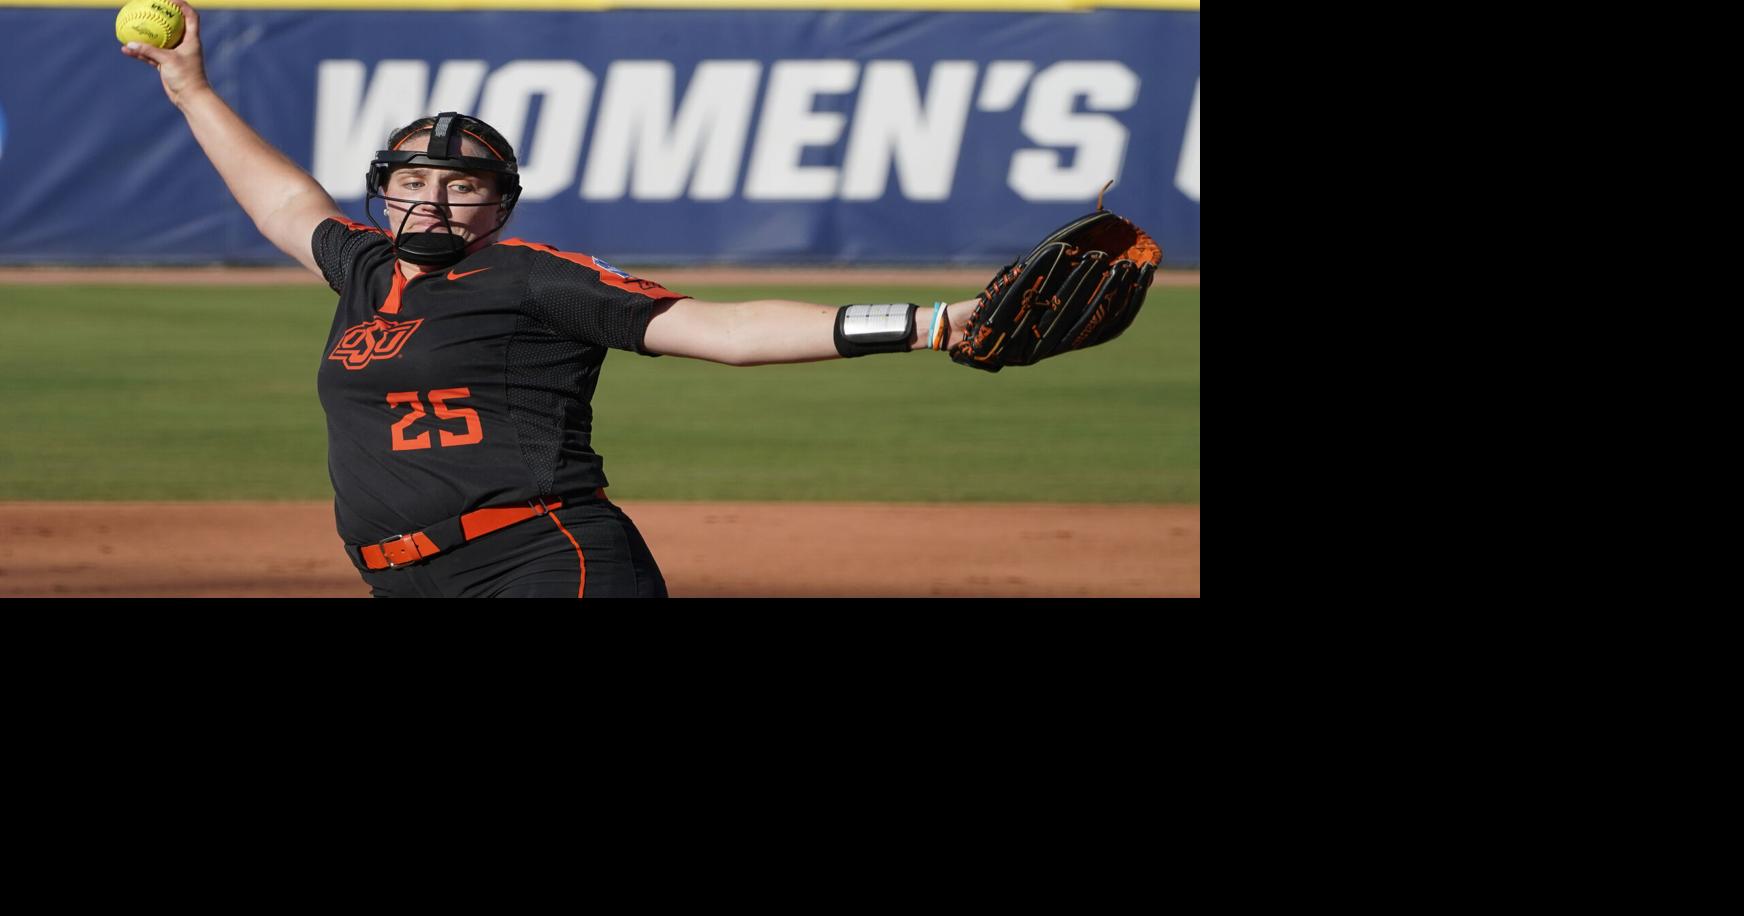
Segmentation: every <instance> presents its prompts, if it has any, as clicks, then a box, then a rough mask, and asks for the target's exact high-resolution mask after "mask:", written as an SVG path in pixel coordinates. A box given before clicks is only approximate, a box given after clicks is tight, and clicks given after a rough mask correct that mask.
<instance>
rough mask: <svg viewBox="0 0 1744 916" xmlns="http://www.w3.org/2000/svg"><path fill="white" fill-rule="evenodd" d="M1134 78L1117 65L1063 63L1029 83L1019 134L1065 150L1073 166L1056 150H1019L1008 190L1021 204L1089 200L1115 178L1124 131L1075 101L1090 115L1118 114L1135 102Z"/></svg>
mask: <svg viewBox="0 0 1744 916" xmlns="http://www.w3.org/2000/svg"><path fill="white" fill-rule="evenodd" d="M1138 86H1139V79H1138V74H1136V73H1134V72H1132V71H1131V70H1129V69H1127V67H1126V65H1125V64H1122V63H1120V62H1118V61H1062V62H1060V63H1057V64H1054V65H1053V66H1051V67H1048V68H1047V69H1045V70H1043V71H1042V72H1040V73H1038V74H1037V75H1036V77H1035V80H1034V81H1033V82H1031V83H1030V87H1029V102H1028V103H1027V104H1026V105H1025V106H1024V111H1023V134H1024V136H1026V137H1028V138H1029V139H1031V140H1033V141H1035V142H1036V143H1038V144H1042V145H1044V146H1050V147H1069V148H1071V149H1072V150H1073V154H1072V164H1071V165H1064V164H1062V160H1063V158H1064V157H1063V156H1062V155H1061V154H1060V151H1059V150H1058V149H1027V150H1020V151H1018V152H1017V153H1015V154H1013V155H1012V157H1011V172H1010V177H1009V181H1010V184H1011V189H1012V190H1013V191H1016V192H1017V194H1018V196H1019V197H1022V198H1023V199H1024V200H1094V199H1095V198H1096V192H1098V191H1100V190H1101V189H1102V186H1103V185H1104V184H1105V183H1107V182H1108V181H1110V180H1115V181H1118V180H1119V179H1120V167H1121V163H1122V162H1123V161H1124V160H1125V158H1126V141H1127V136H1128V134H1127V129H1126V127H1125V126H1124V125H1122V124H1121V123H1120V121H1119V120H1117V119H1115V118H1114V117H1113V116H1112V115H1107V114H1082V113H1076V112H1074V111H1073V108H1074V106H1075V104H1076V102H1077V100H1078V99H1080V98H1082V99H1083V100H1084V105H1085V107H1086V108H1088V109H1090V110H1091V111H1094V112H1107V111H1123V110H1125V109H1128V108H1131V107H1132V106H1133V104H1134V103H1135V102H1137V101H1138Z"/></svg>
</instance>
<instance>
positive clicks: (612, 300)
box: [508, 239, 687, 355]
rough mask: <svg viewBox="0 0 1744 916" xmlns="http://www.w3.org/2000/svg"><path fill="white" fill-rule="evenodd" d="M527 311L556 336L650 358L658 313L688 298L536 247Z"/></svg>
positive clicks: (585, 259) (587, 259) (600, 264)
mask: <svg viewBox="0 0 1744 916" xmlns="http://www.w3.org/2000/svg"><path fill="white" fill-rule="evenodd" d="M508 244H520V245H523V246H525V247H527V248H531V249H533V254H532V257H533V263H532V265H531V266H530V267H529V269H528V271H527V306H528V309H529V310H530V311H532V312H533V314H535V315H537V316H539V318H540V319H541V320H542V321H544V322H545V323H546V324H547V325H549V326H550V327H551V328H552V329H553V330H555V331H557V332H558V333H560V334H562V335H564V336H565V337H569V338H571V339H573V340H577V341H581V342H582V343H591V344H598V345H600V346H605V347H611V348H613V349H617V350H629V351H631V352H634V353H642V354H645V355H654V354H649V353H648V351H647V350H646V349H644V348H643V343H642V338H643V335H644V334H646V333H647V330H648V322H649V320H650V319H652V318H653V317H654V309H655V308H656V307H657V306H659V305H660V304H661V303H662V302H666V301H668V300H672V299H684V298H687V297H686V296H684V294H682V293H675V292H673V291H672V290H669V289H667V288H666V287H664V286H661V285H660V284H658V283H655V282H653V281H651V280H643V279H640V278H638V277H632V276H630V275H629V274H626V273H624V272H623V271H621V270H618V269H617V268H615V267H613V266H611V265H610V264H607V263H605V262H604V261H601V260H599V259H598V258H594V257H591V256H589V255H585V254H580V253H576V252H569V251H558V250H557V249H555V248H551V247H548V246H545V245H532V244H528V243H525V242H521V241H520V240H519V239H513V240H510V241H509V242H508Z"/></svg>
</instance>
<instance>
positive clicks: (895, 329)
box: [836, 302, 920, 356]
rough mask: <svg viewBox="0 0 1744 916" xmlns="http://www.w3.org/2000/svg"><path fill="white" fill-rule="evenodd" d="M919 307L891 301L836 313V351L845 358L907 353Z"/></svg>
mask: <svg viewBox="0 0 1744 916" xmlns="http://www.w3.org/2000/svg"><path fill="white" fill-rule="evenodd" d="M918 308H920V306H918V305H915V304H914V303H912V302H890V303H882V304H878V305H850V306H847V307H845V308H842V309H839V310H837V312H836V352H837V353H840V354H841V355H843V356H870V355H871V354H873V353H904V352H907V351H908V348H909V341H911V340H912V339H913V338H914V313H915V310H916V309H918Z"/></svg>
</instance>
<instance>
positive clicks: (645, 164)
mask: <svg viewBox="0 0 1744 916" xmlns="http://www.w3.org/2000/svg"><path fill="white" fill-rule="evenodd" d="M762 73H763V67H762V65H761V64H758V63H757V62H756V61H750V60H710V61H703V62H702V63H701V64H699V65H698V66H697V68H696V72H695V73H694V74H693V75H692V76H691V78H690V87H689V89H688V90H687V91H686V92H685V94H684V103H683V104H682V105H680V106H678V113H677V115H676V116H674V115H673V83H674V75H673V67H672V64H670V63H668V62H666V61H663V60H635V61H629V60H624V61H618V62H617V63H614V64H612V66H611V69H609V70H607V71H606V84H605V90H604V91H603V92H602V94H601V99H600V108H599V120H598V122H597V123H596V124H595V125H594V132H593V140H592V142H590V143H589V144H588V151H587V171H586V173H585V174H584V175H583V177H582V180H581V196H582V197H585V198H588V199H589V200H617V199H619V198H621V197H623V196H624V191H625V188H626V186H628V187H629V188H630V195H631V196H632V197H633V198H635V199H636V200H676V199H678V198H679V197H680V196H682V195H683V194H684V191H685V187H686V185H687V184H688V185H689V187H690V195H689V196H690V198H691V199H692V200H726V199H728V198H730V197H732V196H733V189H734V185H735V183H736V182H737V181H738V178H739V163H740V162H741V161H743V159H744V155H745V138H746V136H748V135H749V134H750V130H751V106H752V105H753V104H754V103H755V102H756V100H757V80H758V78H759V77H760V76H762ZM632 176H634V177H632ZM692 176H694V179H693V177H692Z"/></svg>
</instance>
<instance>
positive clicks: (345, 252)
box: [309, 219, 388, 293]
mask: <svg viewBox="0 0 1744 916" xmlns="http://www.w3.org/2000/svg"><path fill="white" fill-rule="evenodd" d="M309 244H310V248H311V250H313V251H314V253H315V263H316V264H319V265H320V266H321V276H323V277H325V278H327V285H328V286H331V287H333V291H334V292H336V293H344V292H345V283H346V281H347V280H349V279H350V278H351V268H352V265H354V264H356V263H357V257H358V255H360V254H362V253H363V252H364V251H366V250H368V249H369V248H371V247H373V246H378V245H386V244H388V237H387V236H386V235H385V234H383V233H382V231H381V230H379V229H375V228H373V227H370V226H365V225H363V224H362V223H354V222H352V221H351V220H348V219H325V220H322V221H321V225H319V226H316V227H315V235H314V236H313V237H312V238H311V239H310V243H309Z"/></svg>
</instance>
